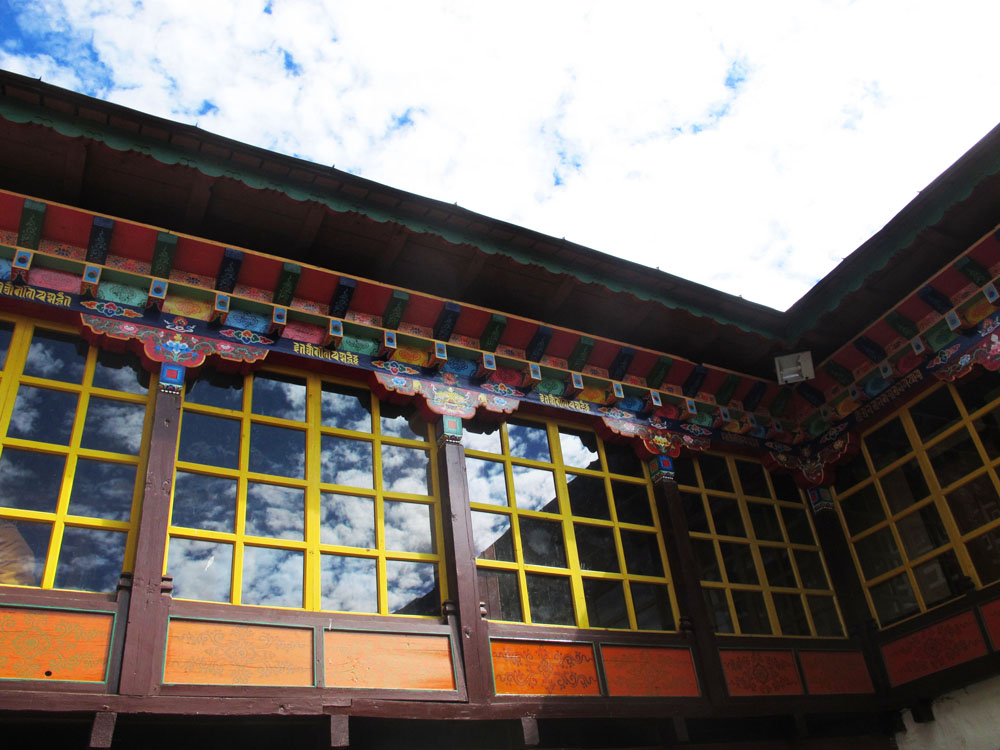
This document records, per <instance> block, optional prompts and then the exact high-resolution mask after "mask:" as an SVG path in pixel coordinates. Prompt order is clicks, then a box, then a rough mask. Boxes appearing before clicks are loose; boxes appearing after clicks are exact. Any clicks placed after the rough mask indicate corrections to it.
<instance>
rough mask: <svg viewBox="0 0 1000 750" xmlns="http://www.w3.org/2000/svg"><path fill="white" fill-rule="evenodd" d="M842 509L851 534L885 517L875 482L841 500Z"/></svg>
mask: <svg viewBox="0 0 1000 750" xmlns="http://www.w3.org/2000/svg"><path fill="white" fill-rule="evenodd" d="M840 510H841V511H842V512H843V514H844V521H845V522H846V523H847V530H848V531H849V532H850V533H851V536H854V535H856V534H860V533H861V532H862V531H864V530H865V529H867V528H871V527H872V526H874V525H875V524H877V523H878V522H879V521H882V520H884V519H885V509H884V508H883V507H882V500H881V499H880V498H879V496H878V492H877V491H876V490H875V485H874V484H869V485H867V486H865V487H862V488H861V489H860V490H858V491H857V492H855V493H854V494H853V495H851V496H850V497H845V498H844V499H843V500H841V501H840Z"/></svg>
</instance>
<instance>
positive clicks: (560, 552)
mask: <svg viewBox="0 0 1000 750" xmlns="http://www.w3.org/2000/svg"><path fill="white" fill-rule="evenodd" d="M519 525H520V531H521V554H522V555H523V557H524V562H525V563H527V564H529V565H548V566H550V567H553V568H565V567H566V548H565V546H564V545H563V530H562V524H561V523H558V522H556V521H540V520H538V519H537V518H525V517H523V516H522V517H521V519H520V521H519Z"/></svg>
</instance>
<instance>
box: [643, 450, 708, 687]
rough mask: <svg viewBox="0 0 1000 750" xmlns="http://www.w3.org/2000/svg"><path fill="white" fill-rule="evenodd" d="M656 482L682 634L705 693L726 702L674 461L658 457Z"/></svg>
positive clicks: (652, 471)
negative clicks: (686, 636) (690, 645)
mask: <svg viewBox="0 0 1000 750" xmlns="http://www.w3.org/2000/svg"><path fill="white" fill-rule="evenodd" d="M649 475H650V478H651V479H652V481H653V496H654V498H655V499H656V510H657V514H658V516H659V520H660V528H661V529H663V544H664V547H666V550H667V560H668V562H669V563H670V570H671V572H672V574H673V581H674V588H675V590H676V592H677V605H678V606H679V607H680V613H679V615H680V622H679V623H678V626H679V629H680V630H681V632H687V633H688V634H689V635H690V637H691V638H692V639H693V641H694V643H693V648H692V651H693V653H692V656H693V657H694V661H695V668H696V669H697V670H698V675H699V678H700V681H701V685H702V688H703V693H704V695H705V697H706V698H708V699H709V700H710V701H712V702H713V703H718V702H720V701H722V700H724V699H725V698H726V696H727V694H728V691H727V690H726V680H725V675H724V674H723V671H722V661H721V660H720V658H719V650H718V647H717V645H716V639H715V631H714V629H713V625H712V620H711V618H710V617H709V614H708V607H706V606H705V599H704V597H703V596H702V594H701V582H700V581H701V575H700V573H699V570H698V563H697V561H696V560H695V556H694V547H692V545H691V537H690V536H689V535H688V526H687V518H685V516H684V508H682V507H681V499H680V495H679V494H678V492H677V483H676V482H675V481H674V472H673V462H672V461H671V460H670V459H669V458H667V457H666V456H657V457H656V458H654V459H653V460H652V461H650V464H649Z"/></svg>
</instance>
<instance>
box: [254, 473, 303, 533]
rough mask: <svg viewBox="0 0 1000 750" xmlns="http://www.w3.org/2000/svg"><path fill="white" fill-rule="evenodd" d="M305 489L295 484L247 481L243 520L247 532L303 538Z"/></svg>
mask: <svg viewBox="0 0 1000 750" xmlns="http://www.w3.org/2000/svg"><path fill="white" fill-rule="evenodd" d="M305 512H306V493H305V490H302V489H297V488H295V487H280V486H278V485H275V484H261V483H259V482H249V483H248V484H247V524H246V533H247V534H249V535H250V536H266V537H271V538H273V539H297V540H300V541H301V540H302V539H304V538H305V537H304V534H305V530H304V529H305Z"/></svg>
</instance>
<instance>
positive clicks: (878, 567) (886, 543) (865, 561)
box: [854, 528, 903, 578]
mask: <svg viewBox="0 0 1000 750" xmlns="http://www.w3.org/2000/svg"><path fill="white" fill-rule="evenodd" d="M854 549H855V551H856V552H857V553H858V562H860V563H861V571H862V572H863V573H864V575H865V578H875V577H877V576H880V575H882V574H883V573H886V572H888V571H890V570H892V569H893V568H895V567H896V566H898V565H902V562H903V561H902V559H900V557H899V550H898V549H897V548H896V541H895V540H894V539H893V538H892V532H891V531H890V530H889V529H888V528H884V529H880V530H879V531H876V532H875V533H874V534H871V535H870V536H866V537H865V538H864V539H861V540H859V541H858V542H856V543H855V545H854Z"/></svg>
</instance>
